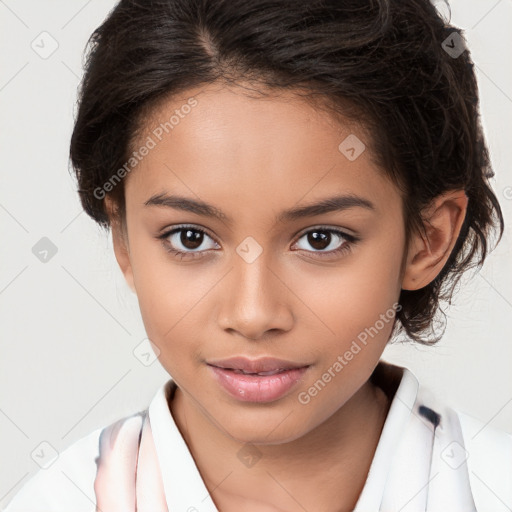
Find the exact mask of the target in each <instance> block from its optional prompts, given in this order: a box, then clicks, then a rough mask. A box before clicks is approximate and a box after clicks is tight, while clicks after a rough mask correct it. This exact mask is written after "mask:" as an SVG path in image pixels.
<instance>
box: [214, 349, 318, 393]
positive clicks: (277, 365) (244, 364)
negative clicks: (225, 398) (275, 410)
mask: <svg viewBox="0 0 512 512" xmlns="http://www.w3.org/2000/svg"><path fill="white" fill-rule="evenodd" d="M206 364H207V366H208V367H209V368H210V370H211V374H212V376H213V378H214V380H215V381H216V382H217V383H218V384H220V386H221V388H222V389H223V390H224V391H225V392H227V393H228V394H229V395H230V396H231V397H233V398H236V399H237V400H241V401H244V402H260V403H261V402H273V401H275V400H278V399H280V398H283V397H284V396H285V395H287V394H288V393H289V392H290V391H291V390H292V389H293V388H294V387H295V386H296V385H297V384H298V383H299V382H301V381H302V380H303V376H304V374H305V373H306V372H307V370H308V368H309V367H310V366H311V365H310V364H305V365H300V364H295V363H291V362H288V361H283V360H276V359H271V358H267V359H260V360H257V361H250V360H248V359H246V358H232V359H230V360H229V362H228V361H225V362H219V361H216V362H215V363H213V362H208V363H206Z"/></svg>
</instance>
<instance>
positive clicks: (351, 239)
mask: <svg viewBox="0 0 512 512" xmlns="http://www.w3.org/2000/svg"><path fill="white" fill-rule="evenodd" d="M186 229H190V230H191V231H195V232H197V233H202V234H204V235H207V236H208V237H210V238H211V239H212V240H214V238H213V237H212V236H210V235H209V234H208V233H207V232H206V231H205V230H204V229H200V228H198V227H196V226H192V225H180V226H177V227H175V228H173V229H171V230H168V231H166V232H165V233H162V234H161V235H158V236H157V237H156V238H157V239H158V240H161V241H162V243H163V246H164V248H165V250H166V251H167V252H168V253H170V254H172V255H174V256H175V257H176V258H178V257H179V258H180V259H181V260H182V259H184V258H187V259H195V258H200V257H202V256H201V253H204V252H205V251H204V250H203V251H190V252H189V251H178V250H177V249H173V248H172V247H171V246H170V244H169V240H167V239H168V238H169V237H170V236H171V235H173V234H175V233H179V232H181V231H185V230H186ZM317 231H322V232H327V233H331V234H335V235H337V236H339V237H340V238H343V239H345V243H344V244H342V245H341V246H340V247H338V248H337V249H334V250H331V251H325V252H323V251H307V252H313V253H314V254H321V255H324V254H325V255H329V257H331V258H332V257H336V256H341V255H342V254H345V253H347V252H349V251H351V250H352V246H353V245H355V244H356V243H357V242H358V241H359V240H360V239H359V238H358V237H356V236H354V235H349V234H348V233H345V232H343V231H340V230H339V229H336V228H331V227H327V226H316V227H314V228H311V229H308V230H307V231H304V232H303V233H301V234H300V235H299V237H298V239H297V241H298V240H300V239H301V238H302V237H304V236H305V235H308V234H309V233H314V232H317ZM214 241H215V240H214ZM215 242H216V241H215ZM216 243H217V242H216ZM213 250H214V249H213ZM325 257H326V256H321V258H325Z"/></svg>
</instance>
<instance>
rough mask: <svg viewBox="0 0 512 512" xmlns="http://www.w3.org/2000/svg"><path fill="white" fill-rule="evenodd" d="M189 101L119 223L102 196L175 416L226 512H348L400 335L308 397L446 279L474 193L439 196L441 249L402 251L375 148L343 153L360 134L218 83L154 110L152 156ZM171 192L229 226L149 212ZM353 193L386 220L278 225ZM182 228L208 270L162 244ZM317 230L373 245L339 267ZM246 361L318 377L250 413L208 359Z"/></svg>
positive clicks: (418, 243)
mask: <svg viewBox="0 0 512 512" xmlns="http://www.w3.org/2000/svg"><path fill="white" fill-rule="evenodd" d="M191 96H193V97H194V98H196V100H197V102H198V104H197V106H195V107H194V108H193V109H192V110H191V112H190V113H189V114H187V115H186V116H183V118H181V119H180V122H179V124H177V125H176V126H175V127H174V129H173V130H172V131H171V132H169V134H168V135H167V136H165V137H164V138H163V139H162V140H161V141H160V142H158V144H157V145H156V147H155V148H153V149H151V151H150V152H149V154H148V155H147V156H145V157H144V158H143V159H142V161H141V162H140V163H139V164H138V165H137V166H136V167H135V168H134V169H133V170H132V172H131V173H130V174H129V175H128V176H127V177H126V179H125V197H126V218H125V219H124V221H119V219H117V217H116V216H115V214H114V208H113V207H114V205H113V203H112V202H111V201H110V200H109V199H108V198H107V200H106V201H107V207H108V208H109V211H110V212H111V219H112V232H113V242H114V250H115V254H116V258H117V261H118V263H119V265H120V268H121V270H122V272H123V274H124V276H125V278H126V281H127V283H128V284H129V286H130V287H131V288H132V290H133V291H134V292H135V293H136V294H137V297H138V301H139V304H140V310H141V315H142V318H143V321H144V325H145V328H146V331H147V334H148V337H149V338H150V340H151V341H152V342H153V343H154V344H155V345H156V346H157V347H158V349H159V350H160V354H159V360H160V362H161V364H162V365H163V366H164V368H165V369H166V370H167V371H168V372H169V374H171V375H172V377H173V379H174V380H175V381H176V383H177V384H178V390H177V392H176V395H175V398H174V400H173V401H172V402H171V403H170V404H169V407H170V410H171V412H172V414H173V416H174V418H175V421H176V423H177V425H178V428H179V429H180V431H181V433H182V435H183V437H184V438H185V440H186V442H187V444H188V446H189V449H190V451H191V453H192V455H193V457H194V459H195V461H196V465H197V467H198V468H199V470H200V473H201V475H202V477H203V480H204V481H205V484H206V486H207V488H208V490H209V491H210V493H211V496H212V499H213V501H214V502H215V504H216V506H217V508H218V509H219V510H221V511H222V512H232V511H235V510H236V511H237V512H240V511H255V510H258V511H261V512H267V511H268V512H271V511H272V512H277V511H280V512H283V511H286V512H288V511H289V512H295V511H297V510H299V509H301V508H302V507H303V508H304V509H306V510H315V511H319V512H328V511H337V512H339V511H342V510H352V509H353V508H354V506H355V504H356V502H357V499H358V497H359V494H360V492H361V490H362V488H363V486H364V483H365V481H366V478H367V472H368V469H369V467H370V464H371V461H372V458H373V455H374V452H375V449H376V446H377V443H378V440H379V436H380V433H381V430H382V426H383V424H384V421H385V419H386V415H387V412H388V409H389V399H388V398H387V397H386V396H385V394H384V393H383V391H382V390H381V389H380V388H378V387H375V386H374V385H373V384H372V383H371V382H369V380H368V379H369V377H370V375H371V373H372V372H373V370H374V368H375V366H376V365H377V364H378V362H379V358H380V356H381V354H382V352H383V350H384V348H385V346H386V343H387V342H388V340H389V337H390V334H391V331H392V324H393V322H392V321H390V322H388V323H386V324H385V327H384V328H383V329H381V330H380V331H379V333H378V335H376V336H374V337H373V338H372V339H371V341H370V342H369V343H368V344H367V345H366V346H364V348H363V349H362V350H361V351H360V352H359V353H358V354H357V355H356V356H354V358H353V359H352V360H351V361H350V362H349V363H348V364H347V365H346V366H345V367H344V368H343V370H342V371H341V372H339V373H338V374H337V375H336V377H335V378H334V379H332V380H331V382H329V383H328V384H327V385H326V386H325V388H324V389H323V390H322V391H321V392H320V393H318V394H317V395H316V396H315V397H314V398H312V399H311V400H310V402H309V403H307V404H302V403H300V402H299V401H298V394H299V393H300V392H304V391H307V390H308V388H310V387H311V386H312V385H313V383H314V382H316V381H317V380H318V379H320V378H321V377H322V374H323V373H324V372H325V371H326V370H327V369H328V368H329V367H332V365H333V363H334V362H335V361H336V359H337V357H338V356H339V355H343V354H344V353H345V352H346V351H347V350H348V349H349V347H350V346H351V343H352V342H353V340H354V339H356V338H357V336H358V334H359V333H361V332H362V331H364V329H365V328H367V327H369V326H373V325H374V324H375V322H376V321H377V320H378V319H379V315H381V314H384V313H386V311H389V310H391V311H392V310H393V309H392V305H393V304H394V303H395V302H398V298H399V295H400V290H401V289H410V290H413V289H418V288H421V287H423V286H425V285H426V284H428V283H429V282H430V281H432V280H433V279H434V278H435V276H436V275H437V274H438V273H439V271H440V270H441V269H442V267H443V265H444V263H445V262H446V260H447V259H448V257H449V254H450V251H451V249H452V248H453V246H454V244H455V241H456V237H457V234H458V232H459V230H460V227H461V225H462V222H463V219H464V215H465V212H466V206H467V197H466V195H465V194H464V192H463V191H457V190H456V191H451V192H449V193H446V194H444V195H443V196H439V197H438V198H436V200H435V201H434V202H433V203H432V205H431V208H429V209H428V212H426V213H428V218H429V221H430V225H429V228H428V231H427V234H428V238H422V237H421V236H420V235H414V236H413V237H412V238H411V240H410V244H409V247H405V232H404V220H403V214H402V207H401V205H402V202H401V198H400V194H399V191H398V189H397V188H396V186H395V185H394V184H393V183H391V182H390V181H389V180H388V179H387V178H386V177H385V176H384V175H383V173H382V171H380V170H379V169H378V168H377V167H376V166H375V164H374V163H373V161H372V159H371V155H370V150H369V149H366V151H364V152H363V153H362V154H361V155H360V156H359V157H358V158H357V159H356V160H354V161H349V160H348V159H347V158H346V157H345V156H344V155H343V154H342V153H341V152H340V151H339V149H338V146H339V144H340V143H341V142H342V141H343V140H344V139H345V138H346V137H347V136H348V135H350V134H355V135H356V136H357V137H358V138H359V139H360V140H362V141H364V140H365V137H366V136H365V135H364V132H363V131H362V130H361V129H358V127H357V126H355V125H349V124H341V123H339V122H335V121H334V120H333V119H331V118H330V117H329V116H328V115H327V114H326V113H325V112H320V111H319V110H317V109H314V108H313V107H312V106H311V105H309V104H307V103H305V102H303V101H302V100H301V99H299V98H298V97H296V96H294V95H293V94H292V93H291V92H280V93H279V94H275V95H273V96H271V97H270V98H266V99H261V98H258V99H256V98H249V97H247V95H246V94H244V93H243V92H242V90H240V89H238V88H236V87H230V88H228V87H225V86H224V87H223V86H221V85H219V84H210V85H208V86H206V87H201V88H197V89H191V90H189V91H187V92H186V93H184V94H182V95H181V96H179V97H175V98H173V99H172V100H169V101H166V102H164V103H162V104H161V105H159V106H158V108H157V109H156V111H155V112H153V115H152V116H151V118H150V120H149V121H148V122H147V126H146V129H145V130H144V131H143V132H142V134H141V137H140V143H141V144H142V143H144V141H145V140H146V138H147V136H148V135H151V130H152V129H154V128H155V126H158V124H159V123H160V122H162V121H165V120H167V119H169V117H170V116H171V115H172V113H173V112H174V111H175V110H176V109H180V108H181V107H182V105H184V104H186V102H187V99H189V98H190V97H191ZM367 142H369V141H367ZM366 145H367V146H369V144H366ZM163 192H166V193H169V194H171V193H172V194H176V195H181V196H185V197H188V198H192V199H201V200H202V201H206V202H208V203H210V204H212V205H214V206H216V207H217V208H218V209H221V210H222V211H223V212H224V213H225V214H226V216H229V217H232V219H233V223H232V224H228V223H227V221H225V219H224V220H219V219H213V218H208V217H205V216H202V215H198V214H196V213H192V212H186V211H180V210H177V209H172V208H168V207H162V206H144V202H145V201H146V200H147V199H149V198H150V197H151V196H152V195H154V194H159V193H163ZM345 193H352V194H355V195H357V196H360V197H362V198H365V199H367V200H369V201H371V202H372V203H373V204H374V207H375V211H372V210H368V209H365V208H361V207H353V208H350V209H346V210H343V211H335V212H330V213H325V214H322V215H317V216H311V217H307V218H301V219H297V220H293V221H287V222H284V223H281V222H278V221H276V216H277V215H278V214H279V213H280V212H281V211H283V210H286V209H289V208H292V207H296V206H302V205H305V204H309V203H312V202H316V201H319V200H320V199H323V198H326V197H330V196H332V195H335V194H345ZM183 223H186V224H192V225H194V226H195V227H197V228H199V229H203V230H205V231H207V235H205V236H204V238H203V243H202V244H201V245H200V247H199V249H191V248H190V247H192V246H189V247H186V246H184V245H183V244H182V243H180V236H179V235H180V234H179V233H178V234H177V235H174V236H173V237H172V241H173V242H172V243H173V244H174V248H175V249H178V250H182V251H187V250H188V251H189V252H193V251H194V250H195V251H196V253H197V251H198V250H199V251H203V252H202V255H201V254H200V257H198V258H195V259H192V258H188V259H183V260H180V259H179V258H176V257H175V256H173V255H172V254H169V253H168V252H167V251H166V249H165V247H164V245H163V243H162V241H161V240H159V239H158V238H157V236H158V235H159V234H161V233H163V232H165V231H168V230H169V229H170V228H171V227H173V226H176V225H178V224H183ZM322 225H323V226H328V227H330V228H338V229H340V230H341V231H345V232H347V233H349V234H355V235H356V236H358V237H360V240H359V241H357V242H355V243H354V244H352V245H351V246H350V249H349V250H348V251H346V252H344V253H342V254H341V255H338V256H336V255H334V256H331V257H327V256H325V254H326V251H332V250H334V249H336V248H338V247H340V246H341V245H342V244H344V243H345V244H346V243H347V242H346V240H344V239H343V238H338V237H337V236H336V235H335V234H331V238H330V240H331V243H329V242H326V243H325V245H324V247H326V249H324V248H317V247H315V246H313V245H312V244H311V243H310V242H311V240H312V239H311V237H309V239H308V236H307V235H306V236H304V232H305V231H307V230H311V228H315V227H318V226H322ZM313 231H314V229H313ZM208 235H210V236H208ZM327 235H328V236H329V234H327ZM248 236H250V237H252V238H253V239H254V240H256V241H257V243H258V244H259V246H260V247H261V248H262V251H263V252H262V253H261V254H260V255H259V256H258V257H257V258H256V259H255V260H254V261H253V262H252V263H248V262H247V261H246V260H244V259H243V258H242V257H240V256H239V254H238V253H237V252H236V248H237V247H238V246H239V245H240V244H241V242H242V241H244V240H245V239H246V237H248ZM168 240H170V238H168ZM196 247H197V246H196ZM402 260H404V262H405V266H404V269H403V272H400V270H401V268H400V264H401V263H402ZM238 355H246V356H247V357H250V358H257V357H260V356H273V357H279V358H283V359H287V360H290V361H293V362H296V363H302V364H310V365H311V367H310V368H309V369H308V372H307V373H306V374H305V375H304V378H303V379H302V380H301V382H299V383H298V384H297V385H296V387H294V388H293V390H292V391H291V392H289V393H288V394H287V395H285V396H284V397H282V398H280V399H278V400H276V401H274V402H270V403H251V402H241V401H239V400H237V399H235V398H232V397H230V396H229V395H228V394H227V393H226V392H225V391H224V390H223V388H222V387H220V386H219V385H218V384H217V383H216V381H215V380H214V379H213V378H212V375H211V374H210V372H209V369H208V367H207V366H206V364H205V361H208V360H212V359H218V358H226V357H230V356H238ZM245 443H252V444H253V445H255V446H256V447H257V449H258V450H259V452H260V454H261V458H260V459H259V460H258V462H257V463H256V464H255V465H253V466H251V467H247V466H245V465H244V464H243V463H242V461H241V460H240V459H239V458H238V456H237V453H238V451H239V450H240V448H241V447H243V446H244V445H245Z"/></svg>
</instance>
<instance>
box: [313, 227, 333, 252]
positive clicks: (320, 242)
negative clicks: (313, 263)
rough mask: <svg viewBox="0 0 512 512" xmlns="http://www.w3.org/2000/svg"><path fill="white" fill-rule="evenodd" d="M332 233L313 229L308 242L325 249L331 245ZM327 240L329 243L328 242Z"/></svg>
mask: <svg viewBox="0 0 512 512" xmlns="http://www.w3.org/2000/svg"><path fill="white" fill-rule="evenodd" d="M330 238H331V234H330V233H328V232H326V231H313V232H312V233H309V234H308V242H309V243H310V244H311V247H314V248H315V249H325V248H326V247H329V243H330ZM326 242H327V243H326Z"/></svg>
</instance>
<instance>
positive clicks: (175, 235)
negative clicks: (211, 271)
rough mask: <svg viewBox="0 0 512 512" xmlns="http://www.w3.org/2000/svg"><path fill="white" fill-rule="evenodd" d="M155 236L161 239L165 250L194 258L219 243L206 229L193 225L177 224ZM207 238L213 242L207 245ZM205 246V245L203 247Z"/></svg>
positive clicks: (182, 256) (176, 254) (216, 246)
mask: <svg viewBox="0 0 512 512" xmlns="http://www.w3.org/2000/svg"><path fill="white" fill-rule="evenodd" d="M157 238H159V239H161V240H162V243H163V245H164V247H165V249H166V251H168V252H170V253H171V254H174V255H175V256H176V257H178V256H179V257H181V259H183V258H184V257H186V258H196V257H199V256H201V254H198V253H203V252H205V251H207V250H209V249H212V248H218V247H219V245H218V244H217V242H215V240H213V239H212V238H211V237H210V236H209V235H208V234H207V233H206V231H204V230H202V229H199V228H197V227H195V226H177V227H175V228H173V229H172V230H170V231H166V232H165V233H163V234H162V235H159V236H158V237H157ZM208 240H210V241H211V242H213V246H214V247H211V246H212V244H211V243H210V247H208V243H205V242H208ZM205 246H206V247H205Z"/></svg>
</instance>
